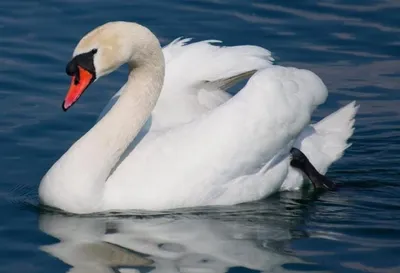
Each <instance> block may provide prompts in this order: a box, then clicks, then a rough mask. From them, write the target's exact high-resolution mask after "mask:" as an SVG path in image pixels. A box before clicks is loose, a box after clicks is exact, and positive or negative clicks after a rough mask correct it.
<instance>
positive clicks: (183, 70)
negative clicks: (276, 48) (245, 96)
mask: <svg viewBox="0 0 400 273" xmlns="http://www.w3.org/2000/svg"><path fill="white" fill-rule="evenodd" d="M190 40H191V39H176V40H174V41H173V42H171V43H170V44H168V45H167V46H165V47H164V48H163V54H164V58H165V63H166V72H165V80H164V86H163V90H162V92H161V95H160V98H159V100H158V102H157V105H156V107H155V109H154V111H153V114H152V125H151V129H157V130H160V129H162V128H168V127H172V126H176V125H177V124H182V123H185V122H188V121H190V120H192V119H194V118H196V117H198V116H199V115H200V114H202V113H204V112H205V111H208V110H210V109H214V108H215V107H217V106H219V105H221V104H222V103H224V102H225V101H227V100H228V99H229V98H231V95H230V94H228V93H227V92H225V90H226V89H228V88H230V87H232V86H233V85H235V84H236V83H238V82H239V81H241V80H244V79H247V78H249V77H250V76H251V75H252V74H254V72H255V71H257V70H259V69H263V68H265V67H268V66H270V65H271V63H272V61H273V58H272V57H271V52H270V51H268V50H266V49H264V48H261V47H257V46H232V47H224V46H218V45H215V43H219V41H215V40H207V41H200V42H196V43H189V41H190ZM121 92H122V89H121V90H120V91H118V92H117V93H116V94H115V95H114V96H113V97H112V98H111V100H110V101H109V103H108V104H107V105H106V107H105V108H104V109H103V111H102V113H101V114H100V116H99V119H100V118H101V117H103V116H104V115H105V114H106V113H107V112H108V111H109V110H110V109H111V107H112V106H113V105H114V103H115V102H116V101H117V100H118V98H119V96H120V94H121Z"/></svg>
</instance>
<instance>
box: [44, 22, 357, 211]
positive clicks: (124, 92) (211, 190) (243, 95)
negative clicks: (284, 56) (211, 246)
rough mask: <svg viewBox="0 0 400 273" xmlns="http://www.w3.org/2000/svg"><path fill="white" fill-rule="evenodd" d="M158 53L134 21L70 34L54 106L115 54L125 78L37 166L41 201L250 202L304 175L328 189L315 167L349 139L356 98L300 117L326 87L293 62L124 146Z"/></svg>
mask: <svg viewBox="0 0 400 273" xmlns="http://www.w3.org/2000/svg"><path fill="white" fill-rule="evenodd" d="M164 57H165V56H164V54H163V51H162V48H161V46H160V43H159V41H158V39H157V38H156V37H155V35H154V34H153V33H152V32H151V31H150V30H149V29H148V28H146V27H144V26H142V25H140V24H137V23H133V22H120V21H118V22H109V23H106V24H104V25H102V26H99V27H97V28H95V29H94V30H92V31H91V32H89V33H88V34H86V35H85V36H84V37H83V38H82V39H81V40H80V41H79V43H78V45H77V46H76V48H75V50H74V53H73V58H72V60H71V61H70V62H69V63H68V64H67V68H66V72H67V74H68V75H70V76H71V77H72V80H71V85H70V88H69V90H68V92H67V95H66V97H65V99H64V102H63V104H62V108H63V109H64V111H66V110H68V109H69V108H70V107H71V106H72V105H73V104H74V103H76V101H77V100H78V99H79V98H80V96H81V95H82V94H83V93H84V92H85V90H86V89H87V87H88V86H89V85H91V84H92V83H93V82H95V81H96V80H97V79H99V78H101V77H103V76H105V75H107V74H109V73H111V72H113V71H114V70H116V69H117V68H119V67H120V66H121V65H123V64H125V63H127V64H128V67H129V75H128V80H127V82H126V83H125V85H124V86H123V87H122V88H121V91H120V95H119V97H118V99H117V100H115V102H114V103H113V105H112V107H111V108H110V109H108V110H106V111H105V114H104V115H103V116H102V117H101V118H100V119H99V121H98V122H97V123H96V124H95V125H94V126H93V127H92V128H91V129H90V130H89V131H88V132H87V133H86V134H84V135H83V136H82V137H81V138H80V139H79V140H77V141H76V142H75V143H74V144H73V145H72V146H71V147H70V148H69V149H68V151H67V152H66V153H64V154H63V155H62V156H61V158H60V159H59V160H57V161H56V162H55V163H54V164H53V166H51V168H50V169H49V170H48V171H47V173H46V174H45V175H44V177H43V178H42V180H41V182H40V185H39V199H40V202H41V203H42V204H44V205H46V206H50V207H54V208H58V209H61V210H63V211H66V212H70V213H75V214H87V213H95V212H102V211H110V210H132V209H141V210H168V209H174V208H179V207H194V206H208V205H233V204H238V203H243V202H250V201H255V200H259V199H262V198H265V197H267V196H269V195H271V194H273V193H275V192H277V191H279V190H294V189H298V188H300V187H301V186H302V184H303V183H304V180H305V178H306V179H309V180H311V182H312V183H313V185H314V186H315V187H317V188H324V187H326V188H332V187H334V183H333V182H332V181H330V180H329V179H328V178H326V177H325V176H324V174H325V173H326V171H327V169H328V168H329V166H330V165H331V164H332V163H333V162H334V161H336V160H337V159H339V158H340V157H341V156H342V155H343V153H344V151H345V149H346V148H347V147H348V146H349V144H348V143H347V141H348V139H349V138H350V136H351V135H352V133H353V124H354V116H355V114H356V111H357V107H358V106H356V104H355V102H351V103H349V104H348V105H346V106H344V107H342V108H341V109H339V110H337V111H336V112H334V113H332V114H331V115H329V116H327V117H325V118H324V119H323V120H321V121H319V122H318V123H316V124H310V120H311V115H312V113H313V111H314V110H315V109H316V107H317V106H319V105H320V104H322V103H324V102H325V100H326V98H327V95H328V91H327V88H326V86H325V85H324V83H323V82H322V80H321V79H320V78H319V77H318V76H317V75H316V74H314V73H313V72H311V71H308V70H304V69H297V68H293V67H282V66H277V65H269V66H267V67H265V68H262V69H259V70H258V71H257V72H255V73H254V74H253V75H252V76H251V77H250V79H249V80H248V82H247V83H246V85H245V86H244V87H243V88H242V89H241V90H240V91H239V92H238V94H237V95H235V96H233V97H232V98H229V99H228V100H226V101H225V102H223V103H221V104H220V105H219V106H215V107H214V108H211V109H209V110H208V111H203V112H202V113H200V114H198V115H197V116H195V117H192V118H191V119H189V121H186V122H185V121H179V122H178V123H177V124H176V125H175V126H167V127H165V128H162V126H161V127H160V128H159V130H155V129H154V130H150V131H148V132H147V133H146V134H145V135H144V136H143V137H142V138H141V140H140V141H139V142H138V143H136V144H135V146H134V147H133V149H132V150H129V149H128V148H129V146H130V145H131V143H132V141H133V140H134V139H135V138H136V137H138V135H139V134H140V132H141V131H142V130H143V128H144V127H146V126H145V125H146V124H147V123H151V122H152V111H153V110H154V109H155V107H156V103H157V101H158V99H159V97H160V93H161V90H162V89H163V85H164V78H165V75H166V74H168V73H169V72H168V71H169V70H170V69H172V68H168V66H167V70H166V69H165V60H164ZM188 61H190V60H188ZM173 69H175V70H177V71H176V72H175V73H180V74H181V75H182V76H181V77H182V78H185V76H187V77H188V76H189V75H187V74H186V72H187V71H185V70H184V69H183V70H181V71H179V69H180V68H179V67H174V68H173ZM209 69H212V68H211V67H210V68H209ZM166 71H167V73H166ZM220 82H221V81H220ZM222 82H223V80H222ZM208 83H209V82H208V81H207V80H203V81H201V82H198V83H197V84H199V85H201V84H203V85H204V84H205V85H207V84H208ZM176 85H177V88H179V82H177V83H176ZM169 107H170V108H171V109H173V108H174V104H173V101H171V105H170V106H169ZM164 111H168V110H167V109H164ZM127 149H128V150H127ZM126 151H128V152H126Z"/></svg>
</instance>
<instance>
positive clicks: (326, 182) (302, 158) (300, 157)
mask: <svg viewBox="0 0 400 273" xmlns="http://www.w3.org/2000/svg"><path fill="white" fill-rule="evenodd" d="M290 153H291V155H292V160H291V162H290V165H291V166H292V167H294V168H297V169H299V170H301V171H302V172H303V173H304V174H305V175H306V176H307V177H308V179H310V181H311V183H312V184H313V185H314V188H316V189H328V190H334V189H335V188H336V184H335V183H334V182H333V181H331V180H330V179H328V178H327V177H326V176H324V175H322V174H320V173H319V172H318V171H317V170H316V169H315V167H314V166H313V165H312V164H311V162H310V161H309V160H308V158H307V157H306V155H305V154H303V153H302V152H301V151H300V150H299V149H297V148H292V149H291V150H290Z"/></svg>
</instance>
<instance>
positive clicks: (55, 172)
mask: <svg viewBox="0 0 400 273" xmlns="http://www.w3.org/2000/svg"><path fill="white" fill-rule="evenodd" d="M146 58H147V59H146V62H143V63H134V62H131V63H129V67H130V73H129V78H128V81H127V83H126V84H125V86H124V89H123V93H122V95H121V96H120V98H119V100H118V101H117V102H116V103H115V105H114V106H113V108H112V109H111V110H110V111H109V112H108V113H107V114H106V115H105V116H104V117H103V118H102V119H101V120H100V121H99V122H98V123H97V124H96V125H95V126H94V127H93V128H92V129H90V130H89V131H88V132H87V133H86V134H85V135H84V136H82V137H81V138H80V139H79V140H78V141H77V142H75V143H74V144H73V145H72V146H71V148H70V149H69V150H68V151H67V152H66V153H65V154H64V155H63V156H62V157H61V158H60V159H59V160H58V161H57V162H56V163H55V164H54V165H53V166H52V168H51V169H50V170H49V171H48V173H47V174H46V175H45V177H44V178H43V180H42V182H41V188H40V189H39V191H40V196H41V199H42V201H44V203H46V204H47V205H49V206H54V207H58V208H61V209H64V210H68V211H75V210H76V211H78V212H82V211H87V212H92V211H96V210H98V209H99V206H100V204H101V199H102V195H103V188H104V185H105V183H106V180H107V178H108V176H109V174H110V172H111V171H112V169H113V168H114V166H115V165H116V164H117V162H118V161H119V159H120V157H121V155H122V154H123V153H124V151H125V150H126V148H127V147H128V145H129V144H130V142H131V141H132V140H133V139H134V137H135V136H136V135H137V134H138V132H139V131H140V130H141V128H142V126H143V124H144V123H145V122H146V120H147V119H148V117H149V115H150V113H151V111H152V110H153V108H154V106H155V104H156V102H157V99H158V97H159V95H160V91H161V89H162V84H163V80H164V58H163V54H162V51H161V48H159V49H158V50H155V51H154V52H153V53H152V54H150V56H146ZM53 183H55V184H53ZM54 191H56V192H54ZM60 191H63V192H62V193H61V194H62V195H64V197H61V198H60Z"/></svg>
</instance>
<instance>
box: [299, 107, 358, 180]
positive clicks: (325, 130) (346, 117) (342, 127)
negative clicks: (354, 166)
mask: <svg viewBox="0 0 400 273" xmlns="http://www.w3.org/2000/svg"><path fill="white" fill-rule="evenodd" d="M358 108H359V106H358V105H356V103H355V101H353V102H351V103H349V104H347V105H346V106H344V107H342V108H340V109H339V110H337V111H336V112H334V113H332V114H330V115H329V116H327V117H325V118H324V119H322V120H321V121H319V122H318V123H316V124H313V125H310V127H308V128H307V129H306V130H304V131H303V132H302V133H301V135H300V136H299V138H298V139H297V140H296V143H295V145H294V146H295V147H296V148H299V149H300V150H301V151H302V152H303V153H304V154H306V155H307V157H308V158H309V159H310V162H311V163H312V164H313V165H314V166H315V168H316V169H317V170H318V171H319V172H321V173H323V174H324V173H326V172H327V170H328V168H329V167H330V165H331V164H332V163H333V162H335V161H336V160H338V159H339V158H341V157H342V156H343V153H344V152H345V150H346V149H347V148H348V147H350V146H351V144H350V143H348V140H349V138H350V137H351V136H352V135H353V132H354V127H353V126H354V122H355V120H354V117H355V115H356V113H357V110H358Z"/></svg>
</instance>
